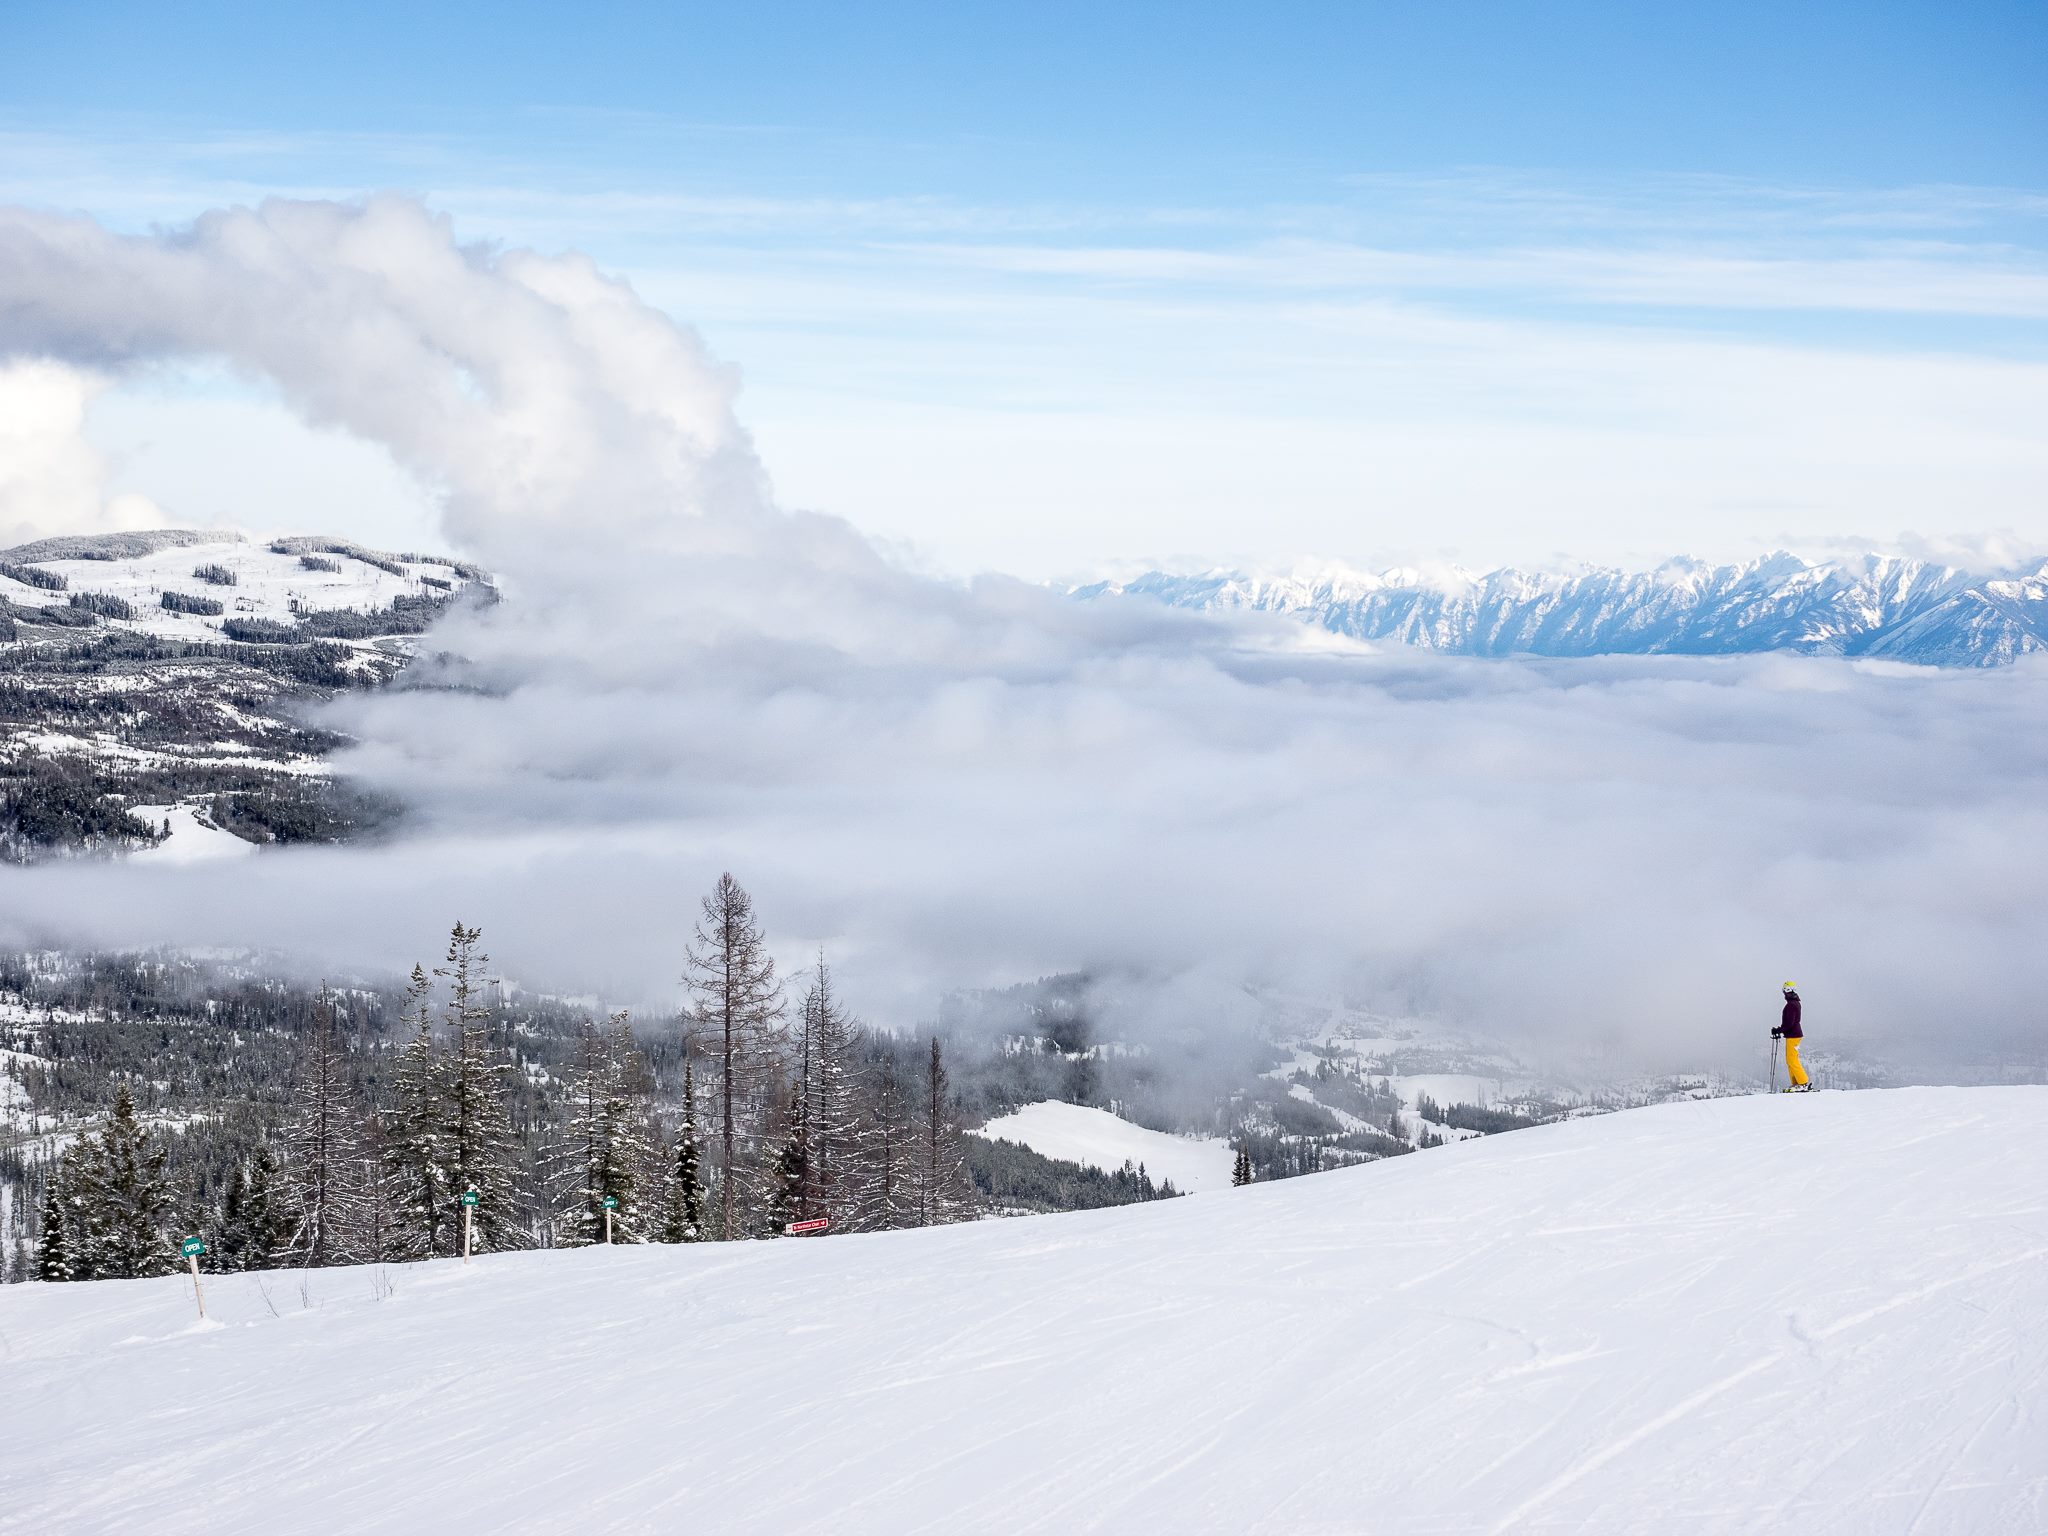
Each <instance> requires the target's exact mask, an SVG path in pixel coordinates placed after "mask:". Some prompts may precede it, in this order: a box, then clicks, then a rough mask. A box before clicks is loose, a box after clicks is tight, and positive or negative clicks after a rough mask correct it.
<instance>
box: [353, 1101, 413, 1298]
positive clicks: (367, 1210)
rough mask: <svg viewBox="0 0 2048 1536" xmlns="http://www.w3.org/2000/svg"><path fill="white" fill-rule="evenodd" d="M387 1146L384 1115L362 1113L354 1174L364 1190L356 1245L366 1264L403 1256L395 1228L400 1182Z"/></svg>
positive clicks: (396, 1226) (387, 1137)
mask: <svg viewBox="0 0 2048 1536" xmlns="http://www.w3.org/2000/svg"><path fill="white" fill-rule="evenodd" d="M389 1147H390V1135H389V1131H388V1129H387V1125H386V1121H385V1117H384V1116H383V1115H381V1114H378V1113H376V1112H375V1111H374V1110H373V1111H372V1112H371V1113H369V1114H367V1115H365V1116H364V1117H363V1134H362V1138H361V1145H359V1146H358V1147H357V1149H356V1152H357V1156H358V1159H359V1164H358V1173H357V1175H356V1177H357V1179H358V1181H359V1183H358V1188H360V1189H361V1190H362V1192H363V1206H362V1212H361V1225H360V1228H359V1230H358V1233H357V1243H356V1246H357V1248H358V1250H359V1255H360V1257H361V1259H362V1262H364V1263H365V1264H382V1263H384V1262H385V1261H387V1260H390V1259H397V1258H402V1257H404V1254H403V1251H402V1250H403V1247H404V1245H403V1243H402V1242H401V1240H400V1235H399V1230H398V1207H399V1195H400V1192H401V1188H402V1186H401V1184H400V1181H399V1178H398V1175H397V1174H396V1173H394V1172H393V1171H392V1168H391V1160H390V1157H389Z"/></svg>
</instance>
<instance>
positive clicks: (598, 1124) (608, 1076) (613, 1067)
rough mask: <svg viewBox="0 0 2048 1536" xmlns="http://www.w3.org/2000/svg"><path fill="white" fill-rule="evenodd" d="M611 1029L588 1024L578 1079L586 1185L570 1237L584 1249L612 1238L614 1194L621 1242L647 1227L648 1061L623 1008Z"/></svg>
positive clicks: (575, 1133) (576, 1109) (575, 1204)
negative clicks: (643, 1195)
mask: <svg viewBox="0 0 2048 1536" xmlns="http://www.w3.org/2000/svg"><path fill="white" fill-rule="evenodd" d="M610 1022H611V1028H610V1029H609V1030H605V1031H599V1030H598V1029H596V1028H595V1027H594V1026H592V1027H586V1028H585V1030H584V1033H583V1041H582V1046H581V1049H580V1051H579V1053H578V1060H577V1068H576V1072H575V1074H574V1076H573V1077H572V1079H571V1104H572V1108H571V1112H570V1120H569V1142H570V1147H571V1150H572V1152H573V1154H574V1155H575V1156H576V1157H577V1159H578V1163H579V1167H578V1174H579V1178H578V1181H577V1184H578V1187H577V1191H576V1194H575V1196H574V1198H573V1201H572V1204H571V1209H570V1211H569V1216H568V1220H567V1221H566V1222H565V1223H564V1227H563V1232H562V1242H563V1245H564V1246H567V1247H579V1246H582V1245H584V1244H588V1243H600V1242H603V1241H604V1234H605V1206H604V1202H605V1200H606V1198H607V1197H609V1198H611V1199H613V1200H615V1201H617V1202H618V1203H617V1205H616V1207H615V1208H614V1209H613V1211H612V1230H613V1241H615V1242H616V1241H621V1240H627V1241H630V1240H632V1238H631V1237H630V1234H632V1233H635V1232H637V1231H638V1230H639V1226H640V1224H639V1221H638V1216H639V1190H640V1180H641V1173H642V1170H643V1169H644V1168H645V1167H646V1165H647V1163H648V1161H649V1156H650V1154H649V1149H648V1145H647V1138H646V1135H645V1132H644V1130H643V1125H644V1122H645V1118H646V1111H645V1108H644V1104H645V1098H646V1080H647V1069H646V1063H645V1062H644V1061H642V1060H641V1059H640V1053H639V1051H638V1050H637V1049H636V1048H635V1047H634V1044H633V1032H632V1030H631V1029H630V1028H629V1027H628V1026H627V1023H626V1015H625V1014H624V1013H615V1014H613V1015H612V1017H611V1021H610Z"/></svg>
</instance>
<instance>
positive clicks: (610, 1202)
mask: <svg viewBox="0 0 2048 1536" xmlns="http://www.w3.org/2000/svg"><path fill="white" fill-rule="evenodd" d="M604 1208H605V1209H606V1210H608V1211H616V1210H617V1209H618V1208H619V1197H618V1196H617V1195H606V1196H605V1197H604Z"/></svg>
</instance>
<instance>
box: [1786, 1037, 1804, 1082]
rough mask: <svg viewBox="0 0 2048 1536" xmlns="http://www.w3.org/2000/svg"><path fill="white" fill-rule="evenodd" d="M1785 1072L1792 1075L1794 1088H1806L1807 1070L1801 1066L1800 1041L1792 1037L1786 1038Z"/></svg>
mask: <svg viewBox="0 0 2048 1536" xmlns="http://www.w3.org/2000/svg"><path fill="white" fill-rule="evenodd" d="M1785 1070H1786V1071H1787V1072H1789V1073H1790V1074H1791V1075H1792V1086H1793V1087H1794V1088H1804V1087H1805V1086H1806V1068H1804V1067H1802V1066H1801V1065H1800V1064H1799V1041H1798V1039H1797V1037H1795V1036H1792V1035H1787V1036H1786V1037H1785Z"/></svg>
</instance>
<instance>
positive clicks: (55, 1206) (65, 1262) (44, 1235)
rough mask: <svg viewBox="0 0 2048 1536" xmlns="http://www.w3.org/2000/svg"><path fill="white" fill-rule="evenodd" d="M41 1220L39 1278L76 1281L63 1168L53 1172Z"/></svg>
mask: <svg viewBox="0 0 2048 1536" xmlns="http://www.w3.org/2000/svg"><path fill="white" fill-rule="evenodd" d="M41 1218H42V1219H41V1232H40V1236H39V1237H38V1240H37V1243H36V1278H37V1279H38V1280H69V1279H71V1278H72V1273H71V1239H70V1235H69V1233H68V1231H67V1229H68V1227H69V1225H70V1223H69V1222H68V1221H66V1220H65V1213H64V1189H63V1179H62V1176H61V1169H59V1170H57V1171H53V1172H52V1174H51V1176H50V1182H49V1184H48V1186H47V1187H45V1188H44V1190H43V1209H42V1212H41Z"/></svg>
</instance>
